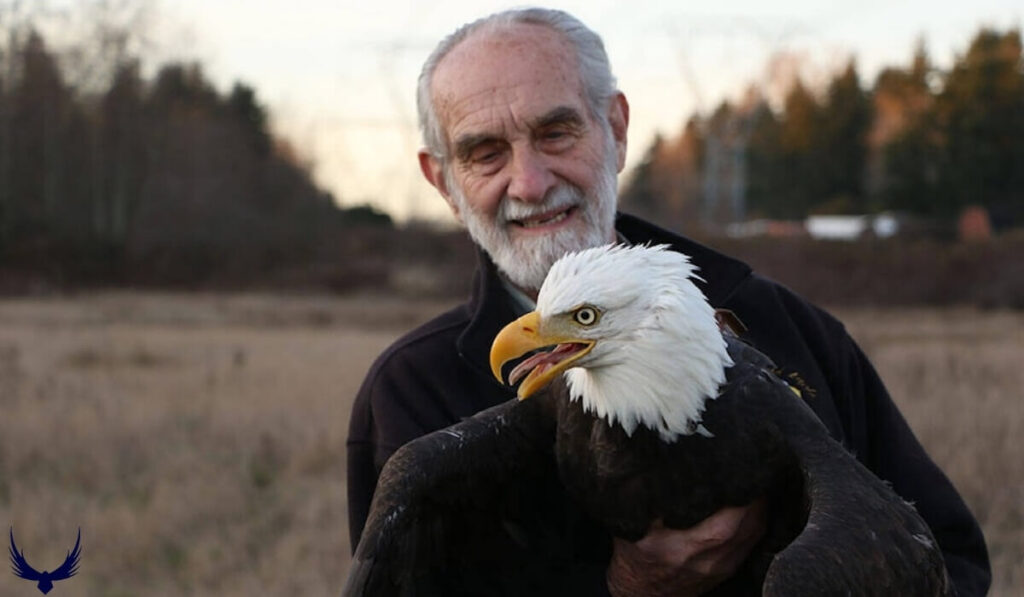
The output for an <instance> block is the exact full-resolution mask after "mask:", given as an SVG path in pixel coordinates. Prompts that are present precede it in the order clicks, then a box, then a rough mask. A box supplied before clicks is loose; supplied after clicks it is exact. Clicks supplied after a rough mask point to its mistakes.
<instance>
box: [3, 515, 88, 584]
mask: <svg viewBox="0 0 1024 597" xmlns="http://www.w3.org/2000/svg"><path fill="white" fill-rule="evenodd" d="M81 555H82V529H81V528H79V529H78V539H76V540H75V548H74V549H72V550H71V551H70V552H68V557H66V558H64V563H63V564H61V565H60V567H59V568H57V569H56V570H54V571H53V572H47V571H46V570H43V571H42V572H39V571H38V570H36V569H35V568H33V567H32V566H30V565H29V563H28V562H27V561H26V560H25V552H23V551H18V546H17V544H15V543H14V527H11V565H12V566H13V568H14V575H15V576H17V577H18V578H24V579H25V580H34V581H37V584H36V588H38V589H39V591H40V592H42V593H43V594H44V595H45V594H47V593H49V592H50V591H51V590H53V582H54V581H56V580H64V579H66V578H71V577H72V576H74V575H75V573H76V572H78V560H79V557H81Z"/></svg>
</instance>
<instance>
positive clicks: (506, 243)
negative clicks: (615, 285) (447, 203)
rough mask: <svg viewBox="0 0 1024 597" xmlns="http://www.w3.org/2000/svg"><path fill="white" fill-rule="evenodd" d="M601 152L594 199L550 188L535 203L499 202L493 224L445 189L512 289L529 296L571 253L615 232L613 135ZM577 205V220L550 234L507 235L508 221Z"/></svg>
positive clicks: (568, 188)
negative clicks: (518, 237) (603, 157)
mask: <svg viewBox="0 0 1024 597" xmlns="http://www.w3.org/2000/svg"><path fill="white" fill-rule="evenodd" d="M608 138H609V141H610V142H609V143H607V144H606V147H605V155H606V159H605V166H604V168H603V172H602V173H601V175H600V176H599V177H598V180H597V184H596V185H595V186H594V189H593V191H592V196H587V195H586V193H584V191H583V190H582V189H580V188H579V187H577V186H575V185H571V184H568V183H563V184H559V185H558V186H556V187H554V188H553V189H551V191H550V192H548V194H547V196H546V197H544V200H543V201H541V202H539V203H534V202H525V201H520V200H518V199H513V198H512V197H508V196H505V197H502V199H501V203H499V205H498V213H497V215H496V216H495V219H494V221H490V220H488V219H487V218H485V217H484V216H482V215H480V214H479V213H478V212H477V211H475V210H474V209H473V208H472V207H471V206H470V205H469V202H468V201H467V200H466V196H465V195H464V194H463V192H462V189H461V188H460V187H459V185H458V184H455V181H454V180H449V182H448V188H449V190H450V191H451V195H452V198H453V199H454V200H455V204H456V205H457V206H458V208H459V213H461V214H462V219H463V221H464V223H465V225H466V229H467V230H468V231H469V235H470V237H471V238H472V239H473V241H474V242H475V243H476V244H477V245H479V246H480V247H481V248H483V250H484V251H486V252H487V254H488V255H490V257H491V260H493V261H494V263H495V265H497V266H498V270H500V271H501V273H502V274H503V275H504V276H505V277H506V278H507V279H508V280H509V281H510V282H512V283H513V284H515V285H516V286H518V287H519V288H522V289H524V290H528V291H537V290H538V289H539V288H540V286H541V283H543V282H544V278H545V277H546V276H547V274H548V270H549V269H551V265H552V264H553V263H554V262H555V261H558V259H559V258H560V257H562V256H563V255H565V254H566V253H568V252H570V251H581V250H583V249H589V248H591V247H597V246H600V245H604V244H607V243H608V242H610V241H611V240H612V239H613V234H614V230H615V205H616V202H617V189H616V173H617V168H616V162H615V145H614V140H613V139H612V138H611V135H610V134H609V135H608ZM569 206H576V210H577V211H576V213H575V214H573V216H572V217H574V218H578V219H579V221H578V222H575V223H574V225H572V226H569V227H566V228H563V229H561V230H558V231H556V232H553V233H551V234H549V235H542V236H536V237H526V238H520V239H518V240H515V241H514V240H513V239H512V238H511V235H510V234H509V226H510V222H511V221H512V220H523V219H527V218H530V217H532V216H536V215H540V214H542V213H550V212H551V211H554V210H561V209H564V208H567V207H569Z"/></svg>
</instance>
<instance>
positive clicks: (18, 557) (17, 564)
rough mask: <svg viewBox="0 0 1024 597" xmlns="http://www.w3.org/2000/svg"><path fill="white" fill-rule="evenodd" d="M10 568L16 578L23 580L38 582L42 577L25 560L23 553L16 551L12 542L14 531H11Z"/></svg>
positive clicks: (15, 545) (16, 548)
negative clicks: (12, 569)
mask: <svg viewBox="0 0 1024 597" xmlns="http://www.w3.org/2000/svg"><path fill="white" fill-rule="evenodd" d="M9 549H10V552H11V566H12V567H13V568H14V574H15V575H16V576H17V577H18V578H24V579H25V580H39V579H41V578H42V575H41V574H39V571H38V570H36V569H35V568H33V567H32V566H30V565H29V563H28V562H27V561H26V560H25V554H24V552H21V551H18V545H17V544H16V543H15V542H14V529H13V528H12V529H11V546H10V548H9Z"/></svg>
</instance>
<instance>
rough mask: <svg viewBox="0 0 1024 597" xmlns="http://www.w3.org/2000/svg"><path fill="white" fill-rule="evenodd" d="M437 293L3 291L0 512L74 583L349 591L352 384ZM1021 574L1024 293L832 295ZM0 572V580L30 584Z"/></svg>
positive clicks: (1008, 564) (87, 591)
mask: <svg viewBox="0 0 1024 597" xmlns="http://www.w3.org/2000/svg"><path fill="white" fill-rule="evenodd" d="M441 307H442V305H440V304H436V303H435V304H412V303H411V302H403V301H399V300H389V299H380V298H372V299H366V298H364V299H360V298H343V299H340V298H324V297H300V296H296V297H282V296H264V295H259V296H257V295H240V296H220V295H168V294H148V295H147V294H130V293H114V294H98V295H83V296H77V297H72V298H59V299H57V298H55V299H7V300H3V301H0V521H4V522H7V523H8V524H9V525H10V526H13V527H14V531H15V535H16V538H17V541H18V544H19V546H20V547H21V548H22V549H23V550H25V552H26V556H27V558H28V560H29V562H31V563H32V564H33V565H35V566H36V567H37V568H39V569H43V568H46V569H51V570H52V569H53V568H54V567H56V566H57V565H58V564H59V563H60V562H61V561H62V560H63V558H64V556H65V554H66V552H67V551H68V550H69V549H70V548H71V546H72V545H73V543H74V538H75V532H76V529H77V528H79V527H81V529H82V544H83V558H82V564H81V570H80V572H79V574H78V576H76V577H75V578H73V579H71V580H67V581H63V582H60V583H58V584H57V585H56V588H55V589H54V591H55V592H54V594H59V595H63V596H81V595H88V596H96V597H100V596H109V597H114V596H118V597H120V596H135V595H145V596H152V597H161V596H180V595H210V596H213V595H217V596H218V597H232V596H241V595H254V594H262V595H321V596H329V595H337V594H338V592H339V590H340V587H341V584H342V582H343V578H344V575H345V572H346V568H347V560H348V545H347V543H348V542H347V528H346V524H345V502H346V498H345V483H344V475H345V464H344V442H345V433H346V427H347V419H348V409H349V401H350V399H351V397H352V395H353V394H354V393H355V391H356V389H357V387H358V384H359V383H360V381H361V379H362V376H363V374H364V372H365V371H366V369H367V367H368V366H369V364H370V362H371V361H372V359H373V358H374V357H375V356H376V354H377V353H378V352H379V351H380V350H381V349H383V348H384V346H386V345H387V344H388V343H389V342H390V341H391V340H392V339H393V338H395V337H396V336H397V335H398V334H399V333H401V331H403V330H405V329H408V328H409V327H411V326H412V325H414V324H415V323H417V322H419V321H422V320H423V319H424V318H426V317H427V316H429V315H430V314H432V313H435V312H437V311H438V310H439V309H440V308H441ZM840 315H841V316H842V318H843V319H844V320H845V321H846V322H847V324H848V325H849V328H850V329H851V331H852V333H853V335H854V336H855V337H856V338H857V339H858V340H859V341H860V342H861V344H862V345H863V347H864V348H865V350H866V351H867V352H868V354H869V355H870V356H871V357H872V358H873V360H874V361H875V363H876V365H877V366H878V368H879V370H880V372H881V374H882V377H883V378H884V379H885V380H886V381H887V383H888V385H889V387H890V389H891V390H892V392H893V394H894V396H895V397H896V399H897V401H898V402H899V403H900V404H901V406H902V408H903V409H904V412H905V414H906V415H907V418H908V419H909V420H910V422H911V425H912V426H913V427H914V428H915V429H916V430H917V432H918V434H919V436H920V438H921V439H922V441H923V443H924V444H925V445H926V447H927V448H928V449H929V451H930V452H931V454H932V455H933V456H934V458H935V459H936V460H938V461H939V462H940V463H941V464H942V465H943V466H944V467H945V469H946V471H947V472H948V474H949V475H950V476H951V477H952V478H953V480H954V482H955V483H956V484H957V486H958V487H959V488H960V489H961V491H962V492H963V494H964V497H965V498H966V500H967V501H968V502H969V503H970V505H971V506H972V507H973V509H974V511H975V512H976V513H977V515H978V517H979V518H980V520H981V521H982V523H983V525H984V527H985V531H986V534H987V537H988V540H989V545H990V549H991V550H992V553H993V561H994V565H995V575H996V581H995V583H996V584H995V590H994V591H993V594H994V595H1014V594H1018V593H1016V589H1015V588H1019V587H1021V586H1024V563H1022V559H1024V457H1022V456H1024V451H1022V450H1021V449H1020V448H1019V447H1018V445H1017V440H1018V438H1020V437H1022V435H1024V404H1022V402H1021V401H1022V400H1024V397H1022V395H1021V388H1022V387H1024V366H1022V364H1024V342H1022V340H1024V314H1020V313H1009V312H988V313H985V312H977V311H971V310H943V311H937V310H936V311H931V310H922V311H848V312H843V313H840ZM38 594H39V593H38V592H37V590H36V588H35V587H34V586H33V585H32V584H30V583H28V582H26V581H23V580H19V579H17V578H15V577H14V576H13V575H12V574H10V573H0V595H4V596H12V597H17V596H21V595H24V596H30V595H38Z"/></svg>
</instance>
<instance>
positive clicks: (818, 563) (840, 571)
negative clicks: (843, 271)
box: [743, 369, 950, 596]
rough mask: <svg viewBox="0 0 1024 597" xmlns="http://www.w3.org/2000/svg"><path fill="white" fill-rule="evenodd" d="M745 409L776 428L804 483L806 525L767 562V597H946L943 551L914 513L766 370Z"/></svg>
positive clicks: (748, 383) (753, 383)
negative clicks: (922, 596)
mask: <svg viewBox="0 0 1024 597" xmlns="http://www.w3.org/2000/svg"><path fill="white" fill-rule="evenodd" d="M743 392H744V394H745V396H744V402H745V403H746V404H748V406H750V407H751V408H752V411H753V412H752V414H753V416H756V417H763V418H765V419H768V420H771V421H772V422H773V423H774V424H775V425H777V426H778V428H779V430H780V431H781V432H782V434H783V435H784V436H785V437H786V441H787V442H788V444H789V445H790V447H791V448H792V450H793V453H794V455H795V457H796V461H797V466H798V468H799V469H800V470H799V472H800V475H799V477H802V481H803V492H802V495H803V503H804V508H805V514H806V524H805V525H804V526H803V528H802V530H800V531H799V534H797V536H796V538H795V539H794V540H793V541H792V542H791V543H789V545H788V546H786V547H785V548H784V549H782V550H781V551H780V552H779V553H778V554H777V555H776V556H775V557H774V559H773V560H772V561H771V564H770V565H769V567H768V572H767V575H766V577H765V581H764V586H763V594H764V595H766V596H781V595H786V596H793V595H796V596H801V595H807V596H811V595H840V594H841V595H946V594H948V592H949V591H950V589H949V587H950V585H949V581H948V577H947V574H946V569H945V565H944V562H943V558H942V552H941V551H940V549H939V546H938V544H937V543H936V541H935V538H934V537H933V536H932V533H931V531H930V530H929V528H928V525H927V524H926V523H925V522H924V520H923V519H922V518H921V516H920V515H919V514H918V513H917V511H916V510H915V509H914V507H913V506H912V505H911V504H909V503H908V502H906V501H905V500H903V499H902V498H901V497H900V496H898V495H897V494H896V493H895V492H894V491H893V490H892V488H891V487H890V486H889V485H888V484H887V483H885V482H883V481H882V480H880V479H879V478H878V477H876V476H875V475H874V474H873V473H871V472H870V471H869V470H868V469H866V468H865V467H864V466H863V465H861V464H860V463H859V462H858V461H857V460H856V459H855V458H854V457H853V456H852V455H850V454H849V453H848V452H847V451H846V450H845V449H844V448H843V447H842V446H841V445H840V444H839V443H838V442H836V441H835V440H833V439H832V438H831V437H830V436H829V433H828V430H827V429H826V428H825V426H824V424H823V423H822V422H821V421H820V420H819V419H818V417H817V416H816V415H815V414H814V412H813V411H812V410H811V408H810V407H809V406H808V405H807V404H805V403H804V401H803V400H801V399H800V398H798V397H797V396H796V395H795V394H794V393H793V392H792V391H791V390H790V388H789V387H788V386H787V385H786V384H785V383H784V382H782V381H781V380H779V379H778V378H776V377H775V376H773V375H770V374H769V373H767V372H766V371H764V370H763V369H761V371H760V372H759V373H757V374H751V375H748V376H746V378H745V381H744V382H743Z"/></svg>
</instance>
